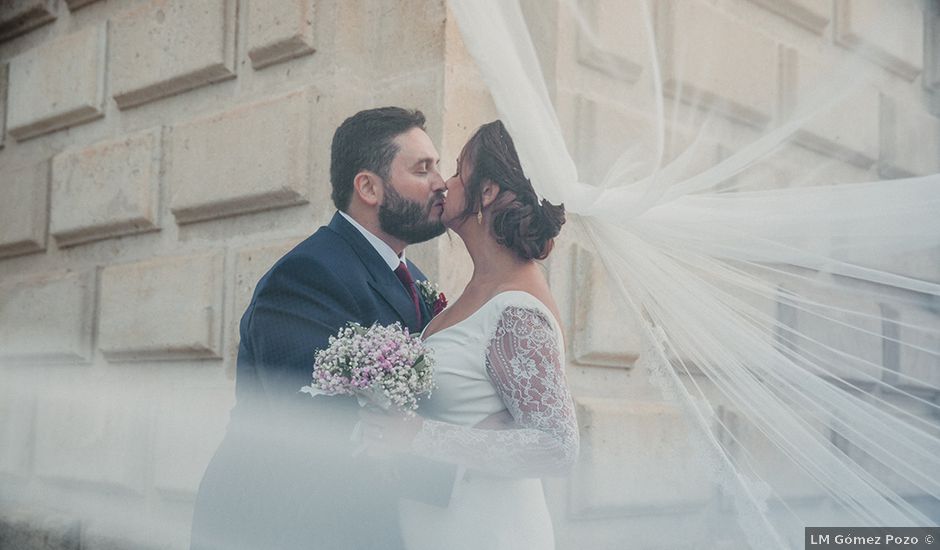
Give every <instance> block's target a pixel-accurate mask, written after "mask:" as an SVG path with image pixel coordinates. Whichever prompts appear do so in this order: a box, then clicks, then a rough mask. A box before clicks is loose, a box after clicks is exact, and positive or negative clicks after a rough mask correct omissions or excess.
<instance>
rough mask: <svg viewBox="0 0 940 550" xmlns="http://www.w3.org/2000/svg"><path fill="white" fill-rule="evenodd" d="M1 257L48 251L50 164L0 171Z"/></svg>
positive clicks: (43, 163)
mask: <svg viewBox="0 0 940 550" xmlns="http://www.w3.org/2000/svg"><path fill="white" fill-rule="evenodd" d="M0 180H2V181H3V186H2V187H0V257H6V256H15V255H18V254H26V253H29V252H37V251H40V250H45V248H46V225H47V218H48V211H47V204H48V199H47V197H48V195H49V163H48V162H40V163H38V164H33V165H27V166H24V167H21V168H7V169H0Z"/></svg>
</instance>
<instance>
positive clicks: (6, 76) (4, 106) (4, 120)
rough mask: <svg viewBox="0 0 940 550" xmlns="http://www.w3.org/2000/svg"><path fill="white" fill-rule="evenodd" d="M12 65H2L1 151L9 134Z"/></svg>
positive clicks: (0, 99) (0, 87) (0, 74)
mask: <svg viewBox="0 0 940 550" xmlns="http://www.w3.org/2000/svg"><path fill="white" fill-rule="evenodd" d="M9 73H10V64H9V63H0V149H3V144H4V141H5V138H6V134H7V82H8V81H9Z"/></svg>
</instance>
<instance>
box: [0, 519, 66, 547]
mask: <svg viewBox="0 0 940 550" xmlns="http://www.w3.org/2000/svg"><path fill="white" fill-rule="evenodd" d="M81 534H82V524H81V522H80V521H79V520H77V519H73V518H70V517H66V516H63V515H61V514H56V513H42V512H37V511H31V512H24V511H23V510H18V511H16V512H13V513H11V514H9V515H8V514H4V516H3V517H2V518H0V548H2V549H3V550H8V549H9V550H79V549H80V548H81Z"/></svg>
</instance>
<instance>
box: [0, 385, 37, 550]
mask: <svg viewBox="0 0 940 550" xmlns="http://www.w3.org/2000/svg"><path fill="white" fill-rule="evenodd" d="M4 382H5V384H4V385H5V386H6V387H4V388H3V389H2V390H0V472H2V473H5V474H10V475H15V476H25V475H28V473H29V466H30V464H29V461H30V457H31V456H32V448H33V433H34V430H35V428H34V426H33V421H34V419H35V413H36V402H35V397H34V396H32V395H29V394H28V393H26V392H23V391H22V388H19V387H17V386H16V384H15V383H14V384H11V381H7V380H4ZM0 540H2V537H0Z"/></svg>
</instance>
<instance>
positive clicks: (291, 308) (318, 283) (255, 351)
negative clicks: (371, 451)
mask: <svg viewBox="0 0 940 550" xmlns="http://www.w3.org/2000/svg"><path fill="white" fill-rule="evenodd" d="M408 267H409V270H410V271H411V273H412V275H413V277H414V278H415V280H424V279H425V277H424V274H423V273H421V271H420V270H419V269H418V268H417V266H415V265H414V264H412V263H411V262H408ZM419 302H421V303H420V306H421V308H422V317H423V319H422V321H423V322H422V323H419V322H418V319H417V316H416V315H415V309H414V304H413V302H412V301H411V297H410V295H409V294H408V292H407V291H406V290H405V288H404V286H403V285H402V284H401V282H400V281H399V280H398V278H397V277H396V276H395V273H394V272H393V271H392V270H390V269H389V267H388V264H386V263H385V261H384V260H383V259H382V257H381V256H380V255H379V254H378V252H377V251H376V250H375V249H374V248H373V247H372V245H371V244H370V243H369V242H368V241H367V240H366V239H365V237H363V236H362V234H361V233H359V231H358V230H357V229H356V228H355V227H353V226H352V225H351V224H350V223H349V222H348V221H346V220H345V219H344V218H343V217H342V216H341V215H339V214H338V213H337V214H336V215H334V216H333V219H332V220H331V221H330V223H329V225H328V226H325V227H321V228H320V229H319V230H318V231H317V232H316V233H314V234H313V235H312V236H310V237H309V238H307V239H306V240H305V241H303V242H302V243H300V244H299V245H297V246H296V247H295V248H294V249H293V250H291V251H290V252H288V253H287V254H286V255H284V257H282V258H281V259H280V260H278V261H277V263H275V264H274V266H273V267H272V268H271V269H270V270H269V271H268V273H267V274H265V275H264V277H262V278H261V280H260V281H259V282H258V284H257V286H256V288H255V291H254V295H253V297H252V299H251V303H250V304H249V306H248V309H247V310H246V311H245V313H244V315H243V317H242V320H241V325H240V333H241V343H240V345H239V350H238V364H237V373H236V379H235V388H236V398H237V403H236V405H235V408H234V409H233V410H232V417H231V420H230V423H229V428H228V431H227V433H226V436H225V439H224V441H223V442H222V444H221V445H220V447H219V450H218V451H217V452H216V454H215V456H214V457H213V459H212V461H211V462H210V464H209V467H208V468H207V471H206V474H205V476H204V478H203V481H202V483H201V485H200V489H199V494H198V495H197V500H196V505H195V511H194V516H193V543H192V547H193V548H194V549H196V548H199V549H208V548H245V549H247V548H269V549H276V548H291V549H293V548H389V549H394V548H400V547H401V541H400V534H399V529H398V516H397V506H396V501H397V498H398V497H399V496H407V497H409V498H416V499H418V500H424V501H426V502H430V503H433V504H438V505H442V506H443V505H446V503H447V499H448V498H449V494H450V488H451V487H450V484H451V483H452V481H453V472H454V468H453V467H452V466H449V465H443V464H440V463H436V462H431V461H423V460H419V459H400V460H398V461H396V462H395V463H394V464H392V463H389V462H388V461H385V462H382V461H377V460H375V459H371V458H369V457H367V456H365V455H357V456H355V457H354V456H352V451H353V448H354V447H355V445H356V444H355V443H354V442H352V441H351V440H350V434H351V432H352V430H353V426H354V425H355V423H356V422H357V420H358V408H359V407H358V404H357V402H356V400H355V399H354V398H351V397H337V396H333V397H327V396H317V397H311V396H309V395H307V394H303V393H300V391H299V390H300V388H301V387H302V386H305V385H308V384H310V382H311V380H312V378H311V372H312V368H313V361H314V357H315V355H316V351H317V350H319V349H321V348H324V347H326V345H327V343H328V339H329V337H330V336H332V335H335V334H336V333H337V332H338V331H339V329H340V328H341V327H343V326H345V325H346V323H348V322H350V321H355V322H358V323H360V324H362V325H366V326H368V325H371V324H372V323H375V322H378V323H381V324H391V323H394V322H399V323H402V324H403V325H404V326H407V327H408V328H409V330H410V331H412V332H419V331H420V330H422V329H423V327H424V325H425V324H427V322H428V321H429V320H430V318H431V314H430V312H429V311H428V308H427V305H426V304H424V303H423V301H420V300H419ZM367 518H368V519H367Z"/></svg>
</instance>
